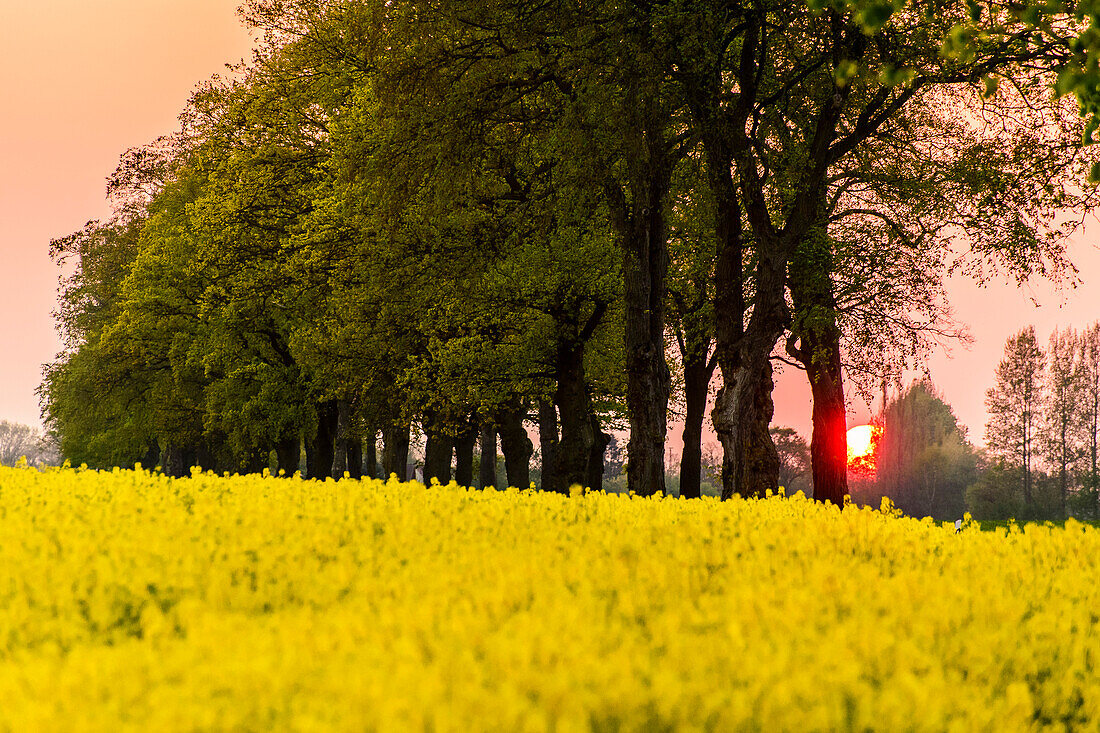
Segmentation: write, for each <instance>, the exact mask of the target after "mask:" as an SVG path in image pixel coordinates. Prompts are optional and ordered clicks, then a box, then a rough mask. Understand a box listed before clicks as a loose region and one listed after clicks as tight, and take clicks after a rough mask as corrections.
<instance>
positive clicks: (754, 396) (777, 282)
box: [698, 105, 787, 499]
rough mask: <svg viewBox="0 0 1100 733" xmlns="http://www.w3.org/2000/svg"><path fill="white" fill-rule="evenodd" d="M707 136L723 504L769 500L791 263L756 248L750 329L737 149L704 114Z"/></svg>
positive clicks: (774, 249)
mask: <svg viewBox="0 0 1100 733" xmlns="http://www.w3.org/2000/svg"><path fill="white" fill-rule="evenodd" d="M698 112H699V115H700V121H701V123H702V127H703V129H704V132H705V134H704V135H703V148H704V154H705V156H706V161H707V181H708V183H709V185H710V189H711V193H712V195H713V197H714V203H715V216H716V219H715V235H716V239H717V257H716V261H715V272H714V315H715V332H714V347H715V353H716V356H717V357H718V366H719V369H720V370H721V372H722V382H723V384H722V388H721V389H720V390H719V391H718V395H717V398H716V399H715V402H714V410H713V411H712V412H711V420H712V421H713V423H714V429H715V432H717V433H718V439H719V441H720V442H721V443H722V498H723V499H729V498H731V497H733V496H734V495H740V496H763V495H765V494H766V493H767V492H768V491H769V490H773V491H778V490H779V454H778V452H777V451H776V449H775V444H774V443H773V442H772V438H771V433H769V432H768V427H769V424H770V422H771V417H772V412H773V409H774V408H773V405H772V397H771V394H772V387H773V384H772V379H771V363H770V361H769V359H770V357H771V352H772V349H773V348H775V344H776V342H777V341H778V340H779V337H780V336H781V335H782V334H783V330H784V328H785V327H786V321H787V307H786V301H785V289H786V269H787V258H786V256H785V255H784V254H783V251H784V250H783V247H782V245H781V242H779V241H778V240H767V241H764V242H762V243H761V244H760V246H758V247H757V250H758V255H759V256H758V257H757V263H756V273H755V285H756V294H755V298H754V302H753V308H752V315H751V316H750V317H749V322H748V326H747V327H746V325H745V310H746V304H745V293H744V282H743V279H744V252H743V247H744V239H743V229H742V207H741V202H740V200H739V199H738V196H737V187H736V185H735V184H734V180H733V173H732V170H731V158H732V148H731V147H730V145H729V141H728V140H727V139H726V138H725V135H724V123H723V122H721V121H716V120H714V119H711V117H710V116H708V115H709V114H710V112H709V107H707V106H706V105H704V106H703V107H702V108H700V109H699V110H698Z"/></svg>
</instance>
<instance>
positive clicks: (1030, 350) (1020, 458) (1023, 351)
mask: <svg viewBox="0 0 1100 733" xmlns="http://www.w3.org/2000/svg"><path fill="white" fill-rule="evenodd" d="M1045 368H1046V355H1045V354H1044V353H1043V351H1042V349H1040V348H1039V345H1038V342H1037V341H1036V339H1035V328H1034V327H1033V326H1028V327H1027V328H1025V329H1024V330H1023V331H1020V332H1019V333H1017V334H1016V335H1015V336H1012V337H1010V338H1009V339H1008V341H1007V342H1006V343H1005V350H1004V358H1003V359H1001V362H1000V364H998V365H997V370H996V379H997V383H996V384H995V385H994V386H993V387H990V388H989V390H988V391H987V392H986V401H985V404H986V409H987V410H988V411H989V422H988V423H986V426H985V439H986V443H987V444H988V446H989V450H990V452H991V453H992V454H993V455H994V456H996V457H998V458H1000V459H1002V460H1003V461H1004V462H1005V463H1006V464H1007V465H1008V466H1009V467H1010V468H1013V469H1017V470H1018V471H1019V472H1020V473H1019V475H1020V481H1021V488H1022V490H1023V496H1024V506H1025V508H1026V510H1027V511H1029V512H1030V511H1033V504H1034V495H1033V487H1034V482H1033V471H1034V468H1035V464H1036V459H1037V452H1038V449H1039V435H1038V429H1039V420H1040V417H1041V414H1042V410H1043V407H1044V404H1045V402H1046V395H1045V394H1044V391H1043V374H1044V371H1045Z"/></svg>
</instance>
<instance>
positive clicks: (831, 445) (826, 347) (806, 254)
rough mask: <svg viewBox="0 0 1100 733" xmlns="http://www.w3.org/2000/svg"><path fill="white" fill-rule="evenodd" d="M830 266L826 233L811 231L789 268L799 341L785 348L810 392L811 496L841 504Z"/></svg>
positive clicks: (842, 448) (842, 433) (842, 416)
mask: <svg viewBox="0 0 1100 733" xmlns="http://www.w3.org/2000/svg"><path fill="white" fill-rule="evenodd" d="M832 270H833V257H832V245H831V243H830V242H829V239H828V236H827V233H826V232H824V231H822V230H819V231H815V232H811V234H810V235H809V236H807V237H806V239H805V240H804V241H803V243H802V244H801V246H800V248H799V251H798V256H797V257H796V258H795V260H794V261H793V262H792V263H791V268H790V273H791V274H790V287H791V298H792V301H793V303H794V307H795V319H794V324H793V326H792V332H793V336H795V337H797V338H798V341H799V344H798V346H797V347H796V346H794V344H793V342H792V343H791V344H789V345H788V352H789V353H790V354H791V355H792V356H794V357H795V358H797V359H798V360H799V361H800V362H801V363H802V365H803V366H804V367H805V368H806V376H807V378H808V379H809V381H810V391H811V393H812V394H813V401H814V402H813V435H812V436H811V439H810V470H811V473H812V474H813V482H814V498H815V499H817V500H818V501H828V502H832V503H833V504H836V505H838V506H842V505H843V504H844V497H845V496H847V494H848V439H847V430H848V417H847V408H846V405H845V404H844V377H843V371H842V366H841V361H840V328H839V327H838V326H837V324H836V300H835V298H834V296H833V285H832V281H831V278H830V273H831V272H832Z"/></svg>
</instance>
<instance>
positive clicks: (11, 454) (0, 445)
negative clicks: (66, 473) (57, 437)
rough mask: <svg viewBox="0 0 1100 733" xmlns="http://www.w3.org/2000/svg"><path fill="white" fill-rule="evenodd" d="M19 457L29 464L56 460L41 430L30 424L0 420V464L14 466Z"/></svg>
mask: <svg viewBox="0 0 1100 733" xmlns="http://www.w3.org/2000/svg"><path fill="white" fill-rule="evenodd" d="M20 458H25V459H26V461H27V465H30V466H39V465H47V464H50V463H54V462H56V455H55V453H54V451H53V449H52V446H51V444H50V443H49V441H48V440H47V439H46V438H45V437H44V436H43V435H42V433H41V432H39V431H38V430H37V429H35V428H32V427H31V426H30V425H23V424H22V423H13V422H8V421H7V420H0V465H3V466H14V465H15V464H16V463H17V462H18V461H19V459H20Z"/></svg>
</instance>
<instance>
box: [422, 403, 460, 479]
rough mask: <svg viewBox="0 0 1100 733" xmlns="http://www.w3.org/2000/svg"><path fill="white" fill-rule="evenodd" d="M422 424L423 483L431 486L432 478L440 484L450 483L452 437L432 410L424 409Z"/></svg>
mask: <svg viewBox="0 0 1100 733" xmlns="http://www.w3.org/2000/svg"><path fill="white" fill-rule="evenodd" d="M423 426H424V435H425V443H424V485H425V486H431V483H432V479H433V478H434V479H436V480H437V481H439V483H441V484H446V483H450V481H451V456H452V455H454V438H453V437H451V436H450V435H448V434H447V432H446V428H445V426H444V425H443V423H442V420H441V419H440V417H439V415H438V414H436V413H435V411H434V410H425V411H424V419H423Z"/></svg>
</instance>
